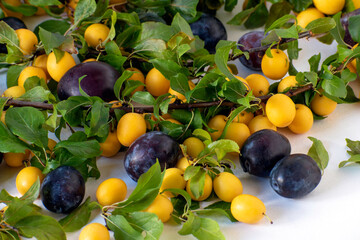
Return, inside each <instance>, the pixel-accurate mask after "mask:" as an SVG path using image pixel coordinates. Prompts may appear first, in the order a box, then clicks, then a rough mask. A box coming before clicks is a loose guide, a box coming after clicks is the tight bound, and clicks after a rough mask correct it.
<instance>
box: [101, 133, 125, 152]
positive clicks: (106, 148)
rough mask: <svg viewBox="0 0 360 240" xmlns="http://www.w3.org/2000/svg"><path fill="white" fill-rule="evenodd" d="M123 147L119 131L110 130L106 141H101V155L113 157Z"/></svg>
mask: <svg viewBox="0 0 360 240" xmlns="http://www.w3.org/2000/svg"><path fill="white" fill-rule="evenodd" d="M120 148H121V144H120V142H119V139H118V137H117V132H116V131H114V132H111V131H110V132H109V135H108V136H107V138H106V140H105V142H102V143H100V150H101V151H102V153H101V156H104V157H112V156H115V155H116V154H117V153H118V152H119V150H120Z"/></svg>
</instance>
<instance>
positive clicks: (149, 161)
mask: <svg viewBox="0 0 360 240" xmlns="http://www.w3.org/2000/svg"><path fill="white" fill-rule="evenodd" d="M180 153H181V150H180V146H179V144H178V143H177V142H176V141H175V140H174V139H172V138H171V137H170V136H168V135H167V134H165V133H163V132H158V131H152V132H148V133H145V134H143V135H142V136H140V137H139V138H138V139H136V140H135V141H134V142H133V143H132V144H131V145H130V147H129V149H128V150H127V151H126V154H125V161H124V165H125V170H126V172H127V174H128V175H129V176H130V177H131V178H132V179H133V180H134V181H137V180H138V179H139V177H140V176H141V174H143V173H145V172H147V170H149V168H150V167H151V166H152V165H153V164H154V163H156V161H157V160H158V161H159V163H160V166H161V168H162V170H163V169H164V168H165V167H166V168H171V167H175V165H176V163H177V160H178V158H179V154H180Z"/></svg>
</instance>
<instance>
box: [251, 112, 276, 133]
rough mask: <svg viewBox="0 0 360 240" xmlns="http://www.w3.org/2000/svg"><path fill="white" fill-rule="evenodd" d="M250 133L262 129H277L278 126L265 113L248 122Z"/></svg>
mask: <svg viewBox="0 0 360 240" xmlns="http://www.w3.org/2000/svg"><path fill="white" fill-rule="evenodd" d="M248 126H249V130H250V133H251V134H253V133H254V132H257V131H260V130H262V129H272V130H274V131H277V128H276V126H275V125H274V124H272V123H271V122H270V121H269V119H268V118H267V117H266V116H264V115H257V116H256V117H254V118H253V119H252V120H251V121H250V122H249V124H248Z"/></svg>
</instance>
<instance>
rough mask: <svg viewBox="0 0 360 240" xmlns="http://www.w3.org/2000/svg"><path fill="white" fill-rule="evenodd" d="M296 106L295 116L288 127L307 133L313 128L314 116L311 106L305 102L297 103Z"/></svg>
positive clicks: (296, 131) (299, 132) (294, 130)
mask: <svg viewBox="0 0 360 240" xmlns="http://www.w3.org/2000/svg"><path fill="white" fill-rule="evenodd" d="M295 108H296V114H295V118H294V120H293V121H292V123H291V124H290V125H289V126H288V127H289V129H290V130H291V131H292V132H293V133H297V134H302V133H306V132H307V131H309V130H310V129H311V127H312V125H313V123H314V116H313V114H312V112H311V110H310V108H308V107H307V106H305V105H304V104H295Z"/></svg>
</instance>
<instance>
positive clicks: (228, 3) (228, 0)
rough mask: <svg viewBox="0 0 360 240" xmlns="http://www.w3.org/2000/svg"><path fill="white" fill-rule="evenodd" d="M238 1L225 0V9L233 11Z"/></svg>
mask: <svg viewBox="0 0 360 240" xmlns="http://www.w3.org/2000/svg"><path fill="white" fill-rule="evenodd" d="M237 3H238V0H225V6H224V9H225V11H227V12H231V11H232V10H233V9H234V8H235V6H236V4H237Z"/></svg>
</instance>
